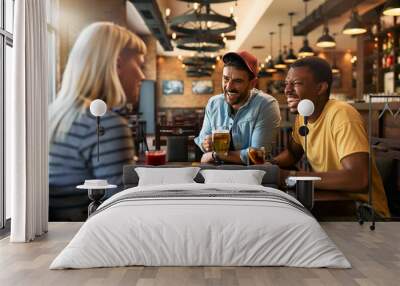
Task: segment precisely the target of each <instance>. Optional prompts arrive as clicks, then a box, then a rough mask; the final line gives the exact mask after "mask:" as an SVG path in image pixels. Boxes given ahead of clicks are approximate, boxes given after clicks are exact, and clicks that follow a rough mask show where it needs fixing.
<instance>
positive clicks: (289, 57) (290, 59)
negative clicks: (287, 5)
mask: <svg viewBox="0 0 400 286" xmlns="http://www.w3.org/2000/svg"><path fill="white" fill-rule="evenodd" d="M294 14H295V13H294V12H289V17H290V42H289V52H288V54H287V56H286V58H285V63H287V64H292V63H294V62H295V61H296V60H297V56H296V55H295V54H294V51H293V41H292V38H293V22H292V21H293V15H294Z"/></svg>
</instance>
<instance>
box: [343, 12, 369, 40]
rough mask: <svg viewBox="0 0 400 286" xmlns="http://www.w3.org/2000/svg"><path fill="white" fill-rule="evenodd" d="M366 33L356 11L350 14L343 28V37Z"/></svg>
mask: <svg viewBox="0 0 400 286" xmlns="http://www.w3.org/2000/svg"><path fill="white" fill-rule="evenodd" d="M366 32H367V29H366V28H365V25H364V24H363V23H362V21H361V18H360V15H358V13H357V11H355V10H354V11H353V12H352V13H351V17H350V21H349V22H347V24H346V25H345V26H344V27H343V31H342V33H343V34H345V35H361V34H364V33H366Z"/></svg>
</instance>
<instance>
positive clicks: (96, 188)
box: [76, 180, 117, 217]
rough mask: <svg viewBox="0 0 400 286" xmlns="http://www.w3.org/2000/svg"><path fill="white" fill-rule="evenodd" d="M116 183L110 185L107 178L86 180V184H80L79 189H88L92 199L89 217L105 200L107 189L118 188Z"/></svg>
mask: <svg viewBox="0 0 400 286" xmlns="http://www.w3.org/2000/svg"><path fill="white" fill-rule="evenodd" d="M116 187H117V186H116V185H109V184H108V183H107V181H106V180H85V184H84V185H79V186H77V187H76V188H77V189H86V190H87V191H88V197H89V199H90V200H91V201H92V202H91V203H90V204H89V206H88V217H90V215H91V214H92V213H94V212H95V211H96V210H97V208H98V207H99V206H100V205H101V203H102V202H103V201H102V199H103V198H104V195H105V194H106V189H113V188H116Z"/></svg>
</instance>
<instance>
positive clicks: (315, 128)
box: [273, 57, 390, 217]
mask: <svg viewBox="0 0 400 286" xmlns="http://www.w3.org/2000/svg"><path fill="white" fill-rule="evenodd" d="M331 84H332V72H331V67H330V65H329V64H328V63H327V62H326V61H325V60H323V59H321V58H318V57H307V58H303V59H300V60H298V61H296V62H295V63H294V64H292V65H291V67H290V69H289V71H288V74H287V76H286V81H285V95H286V96H287V101H288V107H289V109H290V111H291V112H297V105H298V103H299V101H300V100H302V99H309V100H311V101H312V102H313V103H314V106H315V110H314V113H313V114H312V115H311V116H309V117H308V129H309V133H308V135H307V159H308V162H309V164H310V167H311V172H304V171H300V172H296V174H293V173H291V174H290V173H289V171H285V170H281V177H282V178H283V179H284V178H286V177H288V176H289V175H291V176H293V175H295V176H305V175H308V176H310V175H311V176H318V177H321V179H322V180H321V181H319V182H316V184H315V186H316V188H318V189H321V190H335V191H341V192H342V193H343V194H345V195H347V196H349V197H350V198H353V199H355V200H360V201H364V202H366V201H368V194H367V190H368V163H369V159H368V153H369V146H368V139H367V133H366V131H365V128H364V124H363V120H362V118H361V115H360V114H359V113H358V112H357V111H356V110H355V109H354V108H353V107H352V106H351V105H349V104H347V103H345V102H341V101H337V100H333V99H329V94H330V88H331ZM302 125H303V117H300V116H297V117H296V121H295V124H294V128H293V133H292V138H293V139H292V140H291V141H290V143H289V145H288V149H287V150H285V151H283V152H282V153H281V154H279V155H278V156H277V157H275V158H274V159H273V161H274V162H276V164H278V165H279V166H280V167H281V168H287V167H290V166H293V165H294V164H295V163H297V162H298V161H299V160H300V159H301V157H302V155H303V153H304V151H303V150H304V146H305V142H304V137H303V136H300V135H299V128H300V127H301V126H302ZM372 182H373V186H372V188H373V192H372V203H373V206H374V209H375V211H376V212H377V213H378V214H380V215H381V216H383V217H389V216H390V212H389V209H388V205H387V199H386V195H385V191H384V188H383V183H382V180H381V178H380V176H379V173H378V170H377V168H376V165H375V162H374V163H373V166H372Z"/></svg>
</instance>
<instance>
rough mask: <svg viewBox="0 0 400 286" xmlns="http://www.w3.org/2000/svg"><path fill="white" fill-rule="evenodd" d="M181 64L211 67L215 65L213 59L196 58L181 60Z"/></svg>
mask: <svg viewBox="0 0 400 286" xmlns="http://www.w3.org/2000/svg"><path fill="white" fill-rule="evenodd" d="M183 63H184V64H185V65H187V66H212V65H215V63H216V59H215V58H214V57H206V56H196V57H190V58H185V59H183Z"/></svg>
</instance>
